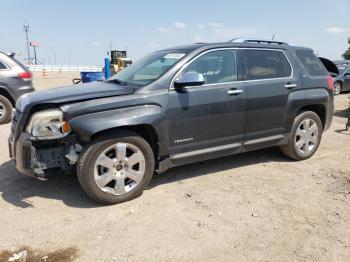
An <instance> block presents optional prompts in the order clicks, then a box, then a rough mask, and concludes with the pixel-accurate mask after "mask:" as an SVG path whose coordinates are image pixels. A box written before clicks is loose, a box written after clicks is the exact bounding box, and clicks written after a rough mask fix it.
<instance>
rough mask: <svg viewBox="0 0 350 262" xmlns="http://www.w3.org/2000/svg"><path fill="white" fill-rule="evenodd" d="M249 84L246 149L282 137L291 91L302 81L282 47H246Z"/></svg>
mask: <svg viewBox="0 0 350 262" xmlns="http://www.w3.org/2000/svg"><path fill="white" fill-rule="evenodd" d="M241 52H242V56H243V65H244V73H245V88H246V93H247V94H246V99H247V109H246V120H245V121H246V124H245V135H244V150H254V149H258V148H262V147H266V146H270V145H275V144H277V143H279V142H281V141H283V140H284V139H285V137H286V134H287V133H288V132H287V130H286V129H285V123H286V118H287V102H288V96H289V93H290V92H291V91H292V90H293V89H295V88H297V86H298V85H299V84H300V83H298V78H297V77H296V76H295V75H294V74H293V69H292V65H291V64H290V62H289V60H288V58H287V57H286V54H285V53H284V51H283V50H274V49H243V50H242V51H241Z"/></svg>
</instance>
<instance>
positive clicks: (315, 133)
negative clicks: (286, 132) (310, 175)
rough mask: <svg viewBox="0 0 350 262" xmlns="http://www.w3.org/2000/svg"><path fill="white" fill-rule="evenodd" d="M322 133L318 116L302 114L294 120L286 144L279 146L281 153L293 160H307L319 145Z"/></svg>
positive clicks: (311, 113)
mask: <svg viewBox="0 0 350 262" xmlns="http://www.w3.org/2000/svg"><path fill="white" fill-rule="evenodd" d="M322 132H323V128H322V122H321V119H320V118H319V116H318V115H317V114H316V113H314V112H311V111H305V112H302V113H301V114H299V115H298V116H297V117H296V118H295V120H294V124H293V129H292V132H291V133H290V136H289V141H288V144H286V145H283V146H281V147H280V148H281V151H282V152H283V153H284V154H285V155H286V156H288V157H290V158H293V159H295V160H304V159H307V158H309V157H311V156H312V155H313V154H314V153H315V152H316V150H317V148H318V146H319V145H320V142H321V138H322Z"/></svg>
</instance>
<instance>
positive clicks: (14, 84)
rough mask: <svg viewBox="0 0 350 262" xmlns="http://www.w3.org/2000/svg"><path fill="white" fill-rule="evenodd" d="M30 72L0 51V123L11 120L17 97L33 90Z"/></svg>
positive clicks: (11, 56) (12, 56) (11, 55)
mask: <svg viewBox="0 0 350 262" xmlns="http://www.w3.org/2000/svg"><path fill="white" fill-rule="evenodd" d="M33 91H34V88H33V85H32V73H31V72H30V71H29V70H28V68H27V67H25V66H24V65H22V64H21V63H20V62H18V61H17V60H16V59H15V58H14V54H10V55H9V54H6V53H3V52H0V125H1V124H6V123H9V122H10V121H11V114H12V108H14V107H15V104H16V101H17V99H18V98H19V97H20V96H21V95H23V94H26V93H29V92H33Z"/></svg>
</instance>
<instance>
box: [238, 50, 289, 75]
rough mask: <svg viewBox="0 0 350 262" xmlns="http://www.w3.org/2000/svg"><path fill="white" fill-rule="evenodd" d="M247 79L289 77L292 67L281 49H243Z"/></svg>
mask: <svg viewBox="0 0 350 262" xmlns="http://www.w3.org/2000/svg"><path fill="white" fill-rule="evenodd" d="M243 54H244V55H243V56H244V63H245V70H246V77H247V80H259V79H273V78H282V77H290V76H291V72H292V68H291V67H290V64H289V62H288V60H287V59H286V57H285V55H284V54H283V53H282V52H281V51H273V50H244V52H243Z"/></svg>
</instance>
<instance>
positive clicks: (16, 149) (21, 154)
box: [8, 133, 36, 177]
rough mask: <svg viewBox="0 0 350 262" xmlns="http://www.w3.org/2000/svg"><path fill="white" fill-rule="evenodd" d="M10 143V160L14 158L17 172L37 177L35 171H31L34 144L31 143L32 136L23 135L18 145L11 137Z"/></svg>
mask: <svg viewBox="0 0 350 262" xmlns="http://www.w3.org/2000/svg"><path fill="white" fill-rule="evenodd" d="M8 143H9V153H10V158H14V160H15V164H16V168H17V170H18V171H19V172H21V173H22V174H24V175H27V176H32V177H35V176H36V175H35V173H34V170H33V169H31V161H32V159H31V147H32V144H31V142H30V135H29V134H27V133H22V135H21V136H20V137H19V139H18V140H17V141H16V143H14V141H13V138H12V137H10V138H9V140H8Z"/></svg>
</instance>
